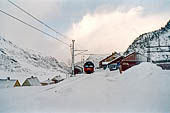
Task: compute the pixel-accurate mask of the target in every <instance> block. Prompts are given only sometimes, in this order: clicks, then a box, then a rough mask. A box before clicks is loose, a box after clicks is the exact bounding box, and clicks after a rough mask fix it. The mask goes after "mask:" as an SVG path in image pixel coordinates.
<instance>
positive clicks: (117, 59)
mask: <svg viewBox="0 0 170 113" xmlns="http://www.w3.org/2000/svg"><path fill="white" fill-rule="evenodd" d="M122 59H123V56H119V57H117V58H115V59H113V60H112V61H110V62H109V63H108V64H112V63H114V62H116V61H119V60H122Z"/></svg>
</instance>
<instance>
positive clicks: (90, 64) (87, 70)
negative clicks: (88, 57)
mask: <svg viewBox="0 0 170 113" xmlns="http://www.w3.org/2000/svg"><path fill="white" fill-rule="evenodd" d="M84 72H85V73H87V74H91V73H93V72H94V64H93V62H91V61H88V62H86V63H85V64H84Z"/></svg>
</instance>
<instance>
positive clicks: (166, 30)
mask: <svg viewBox="0 0 170 113" xmlns="http://www.w3.org/2000/svg"><path fill="white" fill-rule="evenodd" d="M159 45H160V46H170V21H169V22H168V23H167V25H165V27H162V28H161V29H159V30H156V31H153V32H149V33H145V34H142V35H140V36H139V37H137V38H136V39H135V40H134V42H133V43H132V44H131V45H130V46H129V48H128V49H127V51H126V52H125V55H127V54H129V53H132V52H134V51H135V52H139V53H141V54H144V55H145V56H147V51H148V49H147V48H146V47H147V46H159ZM150 51H170V48H168V47H161V48H159V47H156V48H151V49H150ZM151 59H152V60H154V61H160V60H170V52H151Z"/></svg>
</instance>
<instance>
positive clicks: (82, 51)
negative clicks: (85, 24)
mask: <svg viewBox="0 0 170 113" xmlns="http://www.w3.org/2000/svg"><path fill="white" fill-rule="evenodd" d="M86 51H88V50H81V52H79V53H77V54H75V55H74V56H77V55H80V54H82V53H84V52H86Z"/></svg>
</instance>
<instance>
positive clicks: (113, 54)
mask: <svg viewBox="0 0 170 113" xmlns="http://www.w3.org/2000/svg"><path fill="white" fill-rule="evenodd" d="M116 54H117V53H116V52H114V53H112V54H111V55H109V56H108V57H106V58H104V59H103V60H101V61H100V62H103V61H105V60H106V59H108V58H110V57H111V56H114V55H116Z"/></svg>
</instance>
